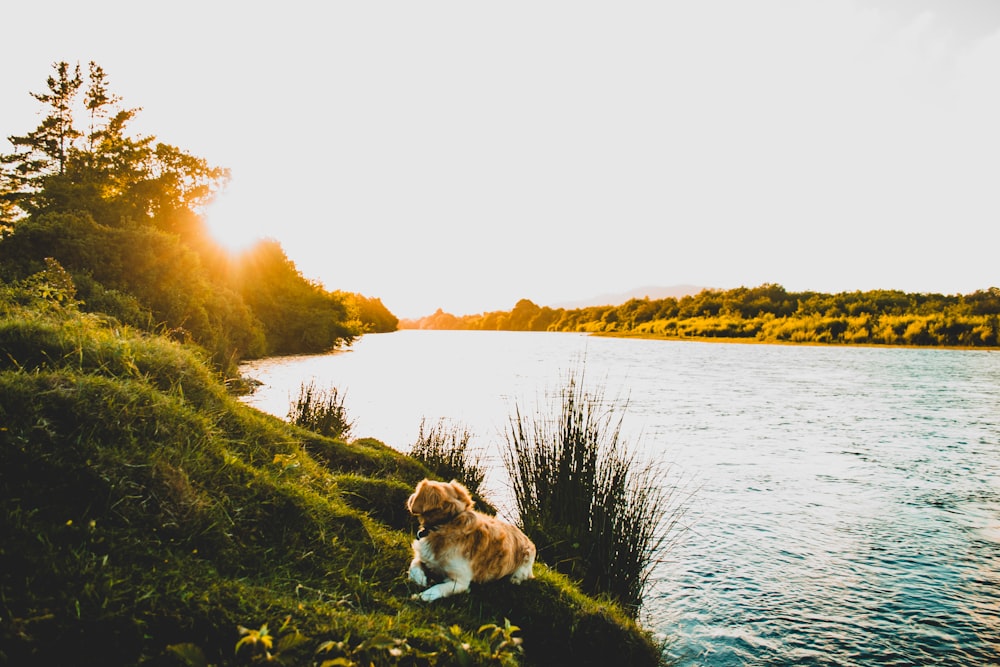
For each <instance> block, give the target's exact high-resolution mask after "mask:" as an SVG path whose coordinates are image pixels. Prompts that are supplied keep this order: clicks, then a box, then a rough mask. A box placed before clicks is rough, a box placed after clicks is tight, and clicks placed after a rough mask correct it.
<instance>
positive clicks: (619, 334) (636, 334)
mask: <svg viewBox="0 0 1000 667" xmlns="http://www.w3.org/2000/svg"><path fill="white" fill-rule="evenodd" d="M588 335H590V336H594V337H597V338H634V339H639V340H670V341H682V342H693V343H735V344H738V345H790V346H799V347H802V346H815V347H831V346H833V347H871V348H879V349H886V348H908V349H926V350H983V351H986V352H996V351H998V350H1000V345H915V344H909V343H864V342H849V343H847V342H840V341H838V342H832V341H827V342H820V341H792V340H761V339H759V338H754V337H738V336H728V337H727V336H670V335H666V334H657V333H650V332H646V331H598V332H593V333H590V334H588Z"/></svg>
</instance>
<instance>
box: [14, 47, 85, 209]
mask: <svg viewBox="0 0 1000 667" xmlns="http://www.w3.org/2000/svg"><path fill="white" fill-rule="evenodd" d="M53 68H54V69H55V71H56V73H55V75H53V76H49V78H48V79H47V80H46V85H47V86H48V92H44V93H31V96H32V97H34V98H35V99H36V100H38V101H39V102H41V103H42V104H44V105H46V106H47V107H48V115H47V116H45V118H44V119H43V120H42V122H41V124H40V125H39V126H38V127H37V128H35V129H34V130H33V131H32V132H29V133H28V134H25V135H23V136H10V137H8V138H7V140H8V141H10V143H11V144H12V145H13V146H14V152H13V153H10V154H7V155H2V156H0V164H2V167H3V172H4V173H3V176H4V178H3V188H4V189H3V192H2V193H0V197H2V198H3V199H4V200H5V201H6V202H8V207H7V210H6V211H5V212H6V213H7V215H10V204H15V205H16V206H18V207H19V208H21V209H22V210H23V211H24V212H26V213H30V212H32V211H33V210H34V209H35V208H36V207H37V201H36V200H35V197H36V196H37V194H38V193H39V192H41V191H42V189H43V188H44V187H45V185H46V181H47V180H48V179H50V178H51V177H53V176H62V175H64V174H65V172H66V167H67V163H68V161H69V157H70V151H71V149H72V147H73V142H74V141H76V140H77V139H78V138H79V137H80V136H81V134H80V131H79V130H77V129H76V126H75V125H74V123H73V105H74V103H75V100H76V96H77V94H78V93H79V91H80V86H82V85H83V79H82V78H81V76H80V66H79V65H77V66H76V67H75V68H73V69H70V66H69V64H68V63H66V62H59V63H55V64H54V65H53ZM7 222H8V223H10V222H12V221H10V220H8V221H7Z"/></svg>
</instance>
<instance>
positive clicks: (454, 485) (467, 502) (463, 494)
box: [449, 479, 475, 510]
mask: <svg viewBox="0 0 1000 667" xmlns="http://www.w3.org/2000/svg"><path fill="white" fill-rule="evenodd" d="M449 486H451V491H452V493H453V494H454V495H455V500H457V501H458V503H459V504H460V505H461V506H462V509H463V510H467V509H472V506H473V505H474V504H475V503H473V502H472V494H470V493H469V490H468V489H467V488H465V487H464V486H462V485H461V484H459V482H458V480H456V479H453V480H451V484H450V485H449Z"/></svg>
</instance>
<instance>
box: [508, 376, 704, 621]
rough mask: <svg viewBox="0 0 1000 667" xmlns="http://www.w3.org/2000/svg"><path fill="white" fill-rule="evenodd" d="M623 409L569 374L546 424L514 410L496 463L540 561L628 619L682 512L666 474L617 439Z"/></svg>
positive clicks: (677, 531) (634, 612)
mask: <svg viewBox="0 0 1000 667" xmlns="http://www.w3.org/2000/svg"><path fill="white" fill-rule="evenodd" d="M625 407H626V404H625V403H624V402H616V401H612V402H610V403H609V402H607V401H605V399H604V395H603V391H600V390H598V391H588V390H587V389H585V387H584V385H583V382H582V373H581V374H579V377H578V375H577V374H575V373H573V374H570V375H569V377H568V379H567V382H566V384H565V385H564V387H563V388H562V389H561V390H560V392H559V396H558V405H557V406H555V417H554V418H553V417H550V416H547V415H546V414H542V413H538V414H536V415H535V416H533V417H530V416H527V415H525V414H523V413H522V411H521V409H520V407H519V406H515V409H514V414H513V415H512V416H511V418H510V423H509V428H508V430H507V432H506V439H507V443H506V444H507V446H506V449H505V450H504V464H505V466H506V468H507V471H508V474H509V475H510V479H511V484H512V489H513V495H514V502H515V506H516V509H517V511H518V514H519V516H520V522H521V527H522V529H523V530H524V531H525V533H526V534H527V535H528V536H529V537H531V539H532V540H533V541H534V542H535V544H536V546H537V547H538V557H539V559H540V560H541V561H543V562H545V563H547V564H548V565H550V566H552V567H553V568H555V569H556V570H558V571H560V572H562V573H565V574H567V575H568V576H570V577H571V578H573V579H574V580H576V581H578V582H580V584H581V587H582V588H583V590H584V591H585V592H587V593H590V594H604V595H607V596H609V597H610V598H612V599H613V600H615V601H616V602H618V603H619V604H621V605H622V606H623V607H624V608H625V609H626V610H628V611H629V612H630V613H631V614H632V615H633V617H634V616H636V615H637V614H638V610H639V607H640V605H641V603H642V598H643V594H644V592H645V591H646V588H647V585H648V583H649V575H650V572H651V570H652V566H653V565H654V564H655V562H656V559H657V558H658V557H659V556H661V555H662V554H663V553H664V551H665V550H667V549H668V548H669V546H670V543H671V542H672V541H673V540H674V539H675V538H676V537H677V536H678V535H679V534H680V532H681V531H680V527H681V523H680V521H681V517H682V516H683V513H684V506H683V504H682V503H679V502H678V498H679V496H678V495H677V489H676V485H675V484H671V483H669V475H668V472H669V468H664V467H661V466H658V465H656V464H654V463H649V462H643V461H641V460H640V459H639V457H638V455H637V450H636V449H635V448H634V447H632V446H630V445H629V443H628V442H627V441H626V440H625V439H624V438H623V437H622V430H621V429H622V419H623V416H624V408H625Z"/></svg>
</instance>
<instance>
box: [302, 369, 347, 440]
mask: <svg viewBox="0 0 1000 667" xmlns="http://www.w3.org/2000/svg"><path fill="white" fill-rule="evenodd" d="M344 399H345V396H344V395H343V394H341V393H340V392H339V391H337V388H336V387H330V389H327V390H322V389H317V388H316V382H315V381H314V380H310V381H309V383H308V384H306V383H305V382H303V383H302V384H301V385H299V398H298V400H296V401H295V403H292V405H291V408H290V409H289V411H288V421H290V422H292V423H293V424H295V425H296V426H301V427H302V428H307V429H309V430H310V431H312V432H314V433H318V434H319V435H324V436H327V437H330V438H347V437H348V436H349V435H350V433H351V429H352V428H354V422H353V421H351V420H350V419H348V418H347V408H345V407H344Z"/></svg>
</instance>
